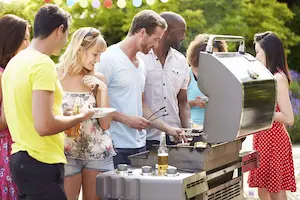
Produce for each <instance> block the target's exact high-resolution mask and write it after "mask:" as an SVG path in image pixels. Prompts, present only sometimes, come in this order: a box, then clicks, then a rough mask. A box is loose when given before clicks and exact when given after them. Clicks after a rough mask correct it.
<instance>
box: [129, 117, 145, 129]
mask: <svg viewBox="0 0 300 200" xmlns="http://www.w3.org/2000/svg"><path fill="white" fill-rule="evenodd" d="M125 124H126V125H127V126H129V127H130V128H134V129H138V130H139V131H141V130H142V129H145V128H147V127H148V126H149V125H150V121H149V120H147V119H145V118H144V117H135V116H129V117H127V119H126V122H125Z"/></svg>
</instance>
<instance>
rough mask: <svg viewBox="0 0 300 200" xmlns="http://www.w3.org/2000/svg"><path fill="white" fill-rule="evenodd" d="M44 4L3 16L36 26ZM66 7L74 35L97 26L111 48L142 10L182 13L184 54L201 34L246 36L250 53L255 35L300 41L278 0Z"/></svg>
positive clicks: (10, 8) (1, 10)
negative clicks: (14, 16)
mask: <svg viewBox="0 0 300 200" xmlns="http://www.w3.org/2000/svg"><path fill="white" fill-rule="evenodd" d="M42 4H43V2H42V1H41V0H31V1H30V2H29V3H28V4H26V5H24V4H20V3H18V4H16V3H14V4H3V3H2V4H1V3H0V16H1V15H3V14H5V13H14V14H17V15H19V16H21V17H24V18H25V19H27V20H29V21H30V22H31V24H32V22H33V18H34V14H35V13H36V11H37V10H38V8H39V7H40V6H41V5H42ZM62 7H63V8H65V9H66V10H68V11H69V12H70V13H71V14H72V16H73V19H74V20H73V24H72V29H71V33H72V32H73V31H74V30H76V29H78V28H80V27H84V26H93V27H97V28H100V29H101V31H102V33H103V35H104V37H105V39H106V40H107V43H108V44H109V45H111V44H113V43H116V42H119V41H120V40H122V39H123V38H124V37H125V36H126V34H127V31H128V28H129V26H130V23H131V20H132V18H133V16H134V15H135V14H136V13H137V12H139V11H140V10H142V9H152V10H155V11H157V12H158V13H160V12H163V11H168V10H169V11H173V12H177V13H180V14H181V15H182V16H183V17H184V18H185V19H186V21H187V25H188V31H187V39H186V40H185V42H184V45H183V51H184V50H185V49H186V48H187V46H188V44H189V43H190V41H191V40H192V39H193V38H194V37H195V36H196V35H197V34H199V33H214V34H231V35H242V36H244V37H245V39H246V44H247V47H248V48H249V49H248V51H250V52H253V35H254V34H255V33H257V32H263V31H267V30H271V31H274V32H276V33H277V34H278V35H279V36H280V37H281V38H282V40H283V41H284V44H285V47H286V50H287V52H290V51H289V48H290V47H291V46H293V45H295V44H296V43H298V42H299V41H300V38H299V36H298V35H296V34H295V33H294V32H293V31H291V30H290V29H289V28H287V27H286V24H287V23H288V22H290V21H291V20H292V18H293V16H294V14H293V13H292V11H291V10H289V9H288V7H287V5H286V4H284V3H279V2H277V1H276V0H264V1H261V0H169V2H168V3H165V4H164V3H161V2H159V1H156V3H155V4H154V5H152V6H149V5H147V4H146V3H145V1H144V3H143V5H142V6H141V7H140V8H135V7H133V5H132V4H131V3H130V1H127V6H126V8H124V9H120V8H118V7H117V6H116V4H114V5H113V7H112V8H111V9H106V8H104V7H101V8H99V9H94V8H92V6H91V5H89V7H88V8H86V9H82V8H81V7H80V6H79V5H78V4H76V5H75V6H73V7H72V8H68V7H67V6H66V4H63V5H62ZM296 10H297V9H296ZM299 12H300V11H299ZM298 16H299V15H298ZM298 24H299V23H298Z"/></svg>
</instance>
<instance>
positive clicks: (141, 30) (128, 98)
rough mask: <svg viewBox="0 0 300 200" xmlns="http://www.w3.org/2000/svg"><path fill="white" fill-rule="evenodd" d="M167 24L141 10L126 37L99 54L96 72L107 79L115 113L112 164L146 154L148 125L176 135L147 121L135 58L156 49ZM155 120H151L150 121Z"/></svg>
mask: <svg viewBox="0 0 300 200" xmlns="http://www.w3.org/2000/svg"><path fill="white" fill-rule="evenodd" d="M166 28H167V24H166V22H165V20H164V19H163V18H161V17H160V16H159V15H158V14H157V13H156V12H154V11H152V10H143V11H141V12H139V13H137V14H136V15H135V16H134V18H133V20H132V23H131V27H130V29H129V32H128V35H127V37H126V38H125V39H124V40H123V41H121V42H120V43H118V44H115V45H112V46H110V47H109V48H108V49H107V50H106V51H105V52H104V53H102V54H101V58H100V63H98V64H97V70H98V71H99V72H101V73H103V74H104V75H105V76H106V79H107V86H108V94H109V99H110V102H111V106H112V107H114V108H116V109H117V112H115V113H114V117H113V120H114V121H113V122H112V123H111V128H110V132H111V135H112V138H113V141H114V144H115V147H116V150H117V155H116V156H115V157H114V164H115V166H117V165H118V164H130V160H129V159H128V156H129V155H131V154H135V153H139V152H142V151H145V150H146V146H145V145H146V131H145V128H146V127H148V126H149V125H150V124H151V125H153V126H155V127H156V128H159V129H160V130H162V131H165V132H167V133H168V134H175V135H176V134H177V130H176V129H174V128H173V127H170V126H168V125H167V124H165V123H162V121H161V120H159V119H157V120H154V121H151V120H147V117H149V116H150V115H151V114H152V111H151V110H150V109H149V108H148V107H145V106H144V105H143V104H142V98H143V97H142V96H143V92H144V85H145V70H144V68H145V66H144V63H143V61H142V60H141V59H140V58H138V57H137V56H136V54H137V52H139V51H141V52H143V53H148V52H149V51H150V50H151V49H152V48H154V47H157V45H158V42H159V40H160V39H161V37H162V35H163V33H164V31H165V29H166ZM153 119H154V118H153Z"/></svg>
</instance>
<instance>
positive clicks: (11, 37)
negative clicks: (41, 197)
mask: <svg viewBox="0 0 300 200" xmlns="http://www.w3.org/2000/svg"><path fill="white" fill-rule="evenodd" d="M28 45H29V27H28V22H27V21H26V20H24V19H22V18H20V17H17V16H15V15H4V16H3V17H1V18H0V82H1V78H2V73H3V71H4V69H5V67H6V65H7V63H8V62H9V60H10V59H11V58H12V57H13V56H14V55H16V54H17V53H18V52H19V51H21V50H23V49H25V48H26V47H27V46H28ZM20 67H22V66H20ZM0 105H1V106H2V90H1V84H0ZM0 116H1V120H0V200H17V198H18V194H17V187H16V185H15V184H14V183H13V181H12V177H11V172H10V168H9V163H10V151H11V144H12V140H11V136H10V133H9V131H8V129H7V125H6V121H5V117H4V116H3V114H2V113H1V112H0Z"/></svg>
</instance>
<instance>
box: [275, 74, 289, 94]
mask: <svg viewBox="0 0 300 200" xmlns="http://www.w3.org/2000/svg"><path fill="white" fill-rule="evenodd" d="M274 77H275V79H276V81H277V86H278V89H279V90H282V89H288V88H289V82H288V79H287V77H286V75H285V74H284V73H283V72H280V73H276V74H274Z"/></svg>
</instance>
